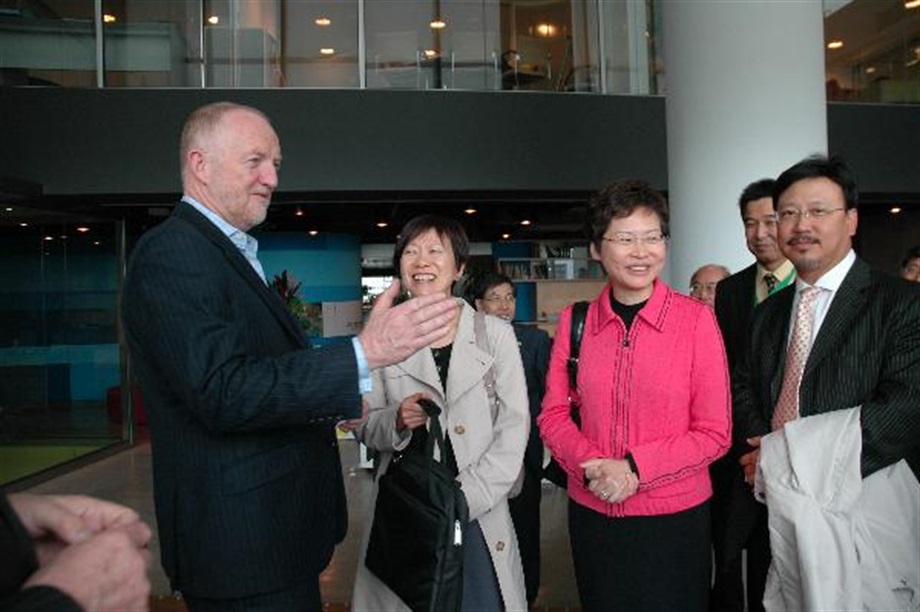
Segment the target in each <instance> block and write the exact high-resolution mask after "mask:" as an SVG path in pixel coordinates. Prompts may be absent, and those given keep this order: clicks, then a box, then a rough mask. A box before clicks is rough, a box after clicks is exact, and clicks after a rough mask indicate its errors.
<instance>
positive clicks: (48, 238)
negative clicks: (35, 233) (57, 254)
mask: <svg viewBox="0 0 920 612" xmlns="http://www.w3.org/2000/svg"><path fill="white" fill-rule="evenodd" d="M52 240H54V236H45V242H51V241H52Z"/></svg>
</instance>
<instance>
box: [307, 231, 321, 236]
mask: <svg viewBox="0 0 920 612" xmlns="http://www.w3.org/2000/svg"><path fill="white" fill-rule="evenodd" d="M307 233H308V234H310V235H311V236H315V235H317V234H318V233H319V231H317V230H310V231H309V232H307Z"/></svg>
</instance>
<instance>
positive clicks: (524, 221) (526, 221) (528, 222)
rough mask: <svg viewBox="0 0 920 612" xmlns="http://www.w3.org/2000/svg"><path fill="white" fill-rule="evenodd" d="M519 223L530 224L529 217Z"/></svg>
mask: <svg viewBox="0 0 920 612" xmlns="http://www.w3.org/2000/svg"><path fill="white" fill-rule="evenodd" d="M521 225H530V219H524V220H523V221H521Z"/></svg>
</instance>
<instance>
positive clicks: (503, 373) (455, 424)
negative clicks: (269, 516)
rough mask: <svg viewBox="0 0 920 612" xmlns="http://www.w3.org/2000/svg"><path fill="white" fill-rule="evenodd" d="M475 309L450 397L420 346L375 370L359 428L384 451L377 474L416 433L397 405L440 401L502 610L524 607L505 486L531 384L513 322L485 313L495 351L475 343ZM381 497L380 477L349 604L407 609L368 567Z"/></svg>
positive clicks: (514, 470) (456, 352) (451, 374)
mask: <svg viewBox="0 0 920 612" xmlns="http://www.w3.org/2000/svg"><path fill="white" fill-rule="evenodd" d="M474 315H475V310H474V309H473V308H472V307H471V306H469V305H468V304H466V303H464V306H463V308H462V310H461V311H460V324H459V326H458V328H457V334H456V337H455V338H454V342H453V348H452V350H451V359H450V367H449V369H448V375H447V397H446V398H445V394H444V390H443V389H442V386H441V380H440V378H439V377H438V372H437V370H436V368H435V364H434V358H433V357H432V355H431V351H430V350H427V349H423V350H421V351H419V352H418V353H416V354H415V355H413V356H412V357H410V358H408V359H407V360H405V361H404V362H402V363H400V364H397V365H394V366H389V367H386V368H383V369H381V370H377V371H375V372H374V373H373V379H374V390H373V392H371V393H370V394H368V395H366V396H365V399H366V400H367V402H368V404H369V406H370V411H369V416H368V420H367V422H366V423H365V424H364V425H363V426H362V427H360V428H359V429H358V430H356V432H355V434H356V436H357V437H358V439H359V440H361V441H363V442H364V443H365V444H366V445H367V446H368V447H369V448H372V449H375V450H377V451H379V452H380V458H379V460H380V470H379V472H380V473H381V474H382V473H384V472H385V471H386V468H387V466H388V465H389V462H390V459H391V457H392V453H393V451H394V450H401V449H403V448H405V446H406V445H407V444H408V443H409V440H410V438H411V434H410V433H409V432H408V431H407V432H402V433H400V432H397V431H396V411H397V409H398V408H399V404H400V402H401V401H402V400H403V399H404V398H405V397H407V396H409V395H411V394H413V393H418V392H424V393H427V394H428V395H429V396H430V397H431V399H432V400H433V401H434V402H435V403H436V404H438V405H439V406H441V408H442V412H441V415H440V416H439V418H440V421H441V427H442V429H443V430H444V433H445V435H449V436H450V440H451V444H452V445H453V449H454V455H455V456H456V459H457V469H458V470H459V475H458V476H457V480H458V481H459V482H460V486H461V488H462V490H463V493H464V495H465V496H466V500H467V503H468V505H469V509H470V520H476V519H478V520H479V524H480V526H481V528H482V532H483V535H484V536H485V540H486V543H487V545H488V547H489V551H490V553H491V555H492V565H493V567H494V568H495V574H496V576H497V577H498V584H499V587H500V589H501V594H502V599H503V601H504V604H505V609H506V610H509V611H510V610H526V609H527V600H526V596H525V592H524V574H523V570H522V569H521V558H520V553H519V550H518V543H517V538H516V536H515V533H514V526H513V524H512V522H511V514H510V513H509V511H508V492H509V491H510V490H511V488H512V485H514V483H515V481H516V479H517V477H518V474H519V473H520V471H521V466H522V463H523V458H524V447H525V446H526V444H527V436H528V433H529V432H528V429H529V427H530V415H529V412H528V404H527V384H526V382H525V380H524V369H523V366H522V365H521V354H520V350H519V349H518V345H517V340H516V339H515V336H514V330H513V329H512V327H511V325H509V324H508V323H507V322H505V321H502V320H501V319H498V318H496V317H492V316H486V317H485V323H486V325H485V329H486V337H487V338H488V342H489V347H490V350H491V353H492V354H491V355H490V354H489V353H487V352H485V351H483V350H482V349H480V348H479V347H478V346H477V345H476V338H475V332H474V327H473V326H474V320H473V317H474ZM493 365H494V369H493V371H494V373H495V387H496V389H495V390H496V397H497V398H498V410H497V412H496V417H495V421H494V423H493V421H492V415H491V411H490V408H489V396H488V392H487V391H486V388H485V383H484V376H485V374H486V372H487V371H488V369H489V367H490V366H493ZM445 407H446V409H445ZM376 499H377V486H376V483H375V485H374V490H373V494H372V496H371V505H370V508H369V509H368V512H367V513H366V514H367V516H368V520H367V522H366V524H365V526H364V535H363V537H362V542H361V552H360V556H359V557H358V559H359V560H358V572H357V575H356V577H355V586H354V592H353V594H352V604H351V609H352V610H355V611H361V610H368V611H373V612H379V611H381V610H408V608H407V607H406V605H405V604H404V603H403V602H402V600H400V599H399V598H398V597H397V596H396V594H395V593H393V592H392V591H391V590H390V589H389V588H387V586H386V585H384V584H383V583H382V582H381V581H380V580H379V579H378V578H377V577H376V576H375V575H374V574H373V573H371V571H370V570H368V569H367V568H366V567H365V565H364V555H365V553H366V550H367V539H368V536H369V533H370V527H371V522H372V521H373V508H374V503H375V501H376Z"/></svg>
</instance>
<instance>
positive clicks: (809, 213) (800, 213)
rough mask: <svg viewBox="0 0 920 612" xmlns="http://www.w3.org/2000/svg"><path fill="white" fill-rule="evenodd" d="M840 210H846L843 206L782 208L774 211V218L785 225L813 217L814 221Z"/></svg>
mask: <svg viewBox="0 0 920 612" xmlns="http://www.w3.org/2000/svg"><path fill="white" fill-rule="evenodd" d="M841 210H846V208H844V207H843V206H841V207H840V208H806V209H805V210H799V209H798V208H784V209H783V210H778V211H776V220H777V221H778V222H779V223H783V224H785V225H792V224H794V223H798V222H799V219H813V220H815V221H820V220H821V219H824V218H825V217H827V216H828V215H830V214H831V213H835V212H840V211H841Z"/></svg>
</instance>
